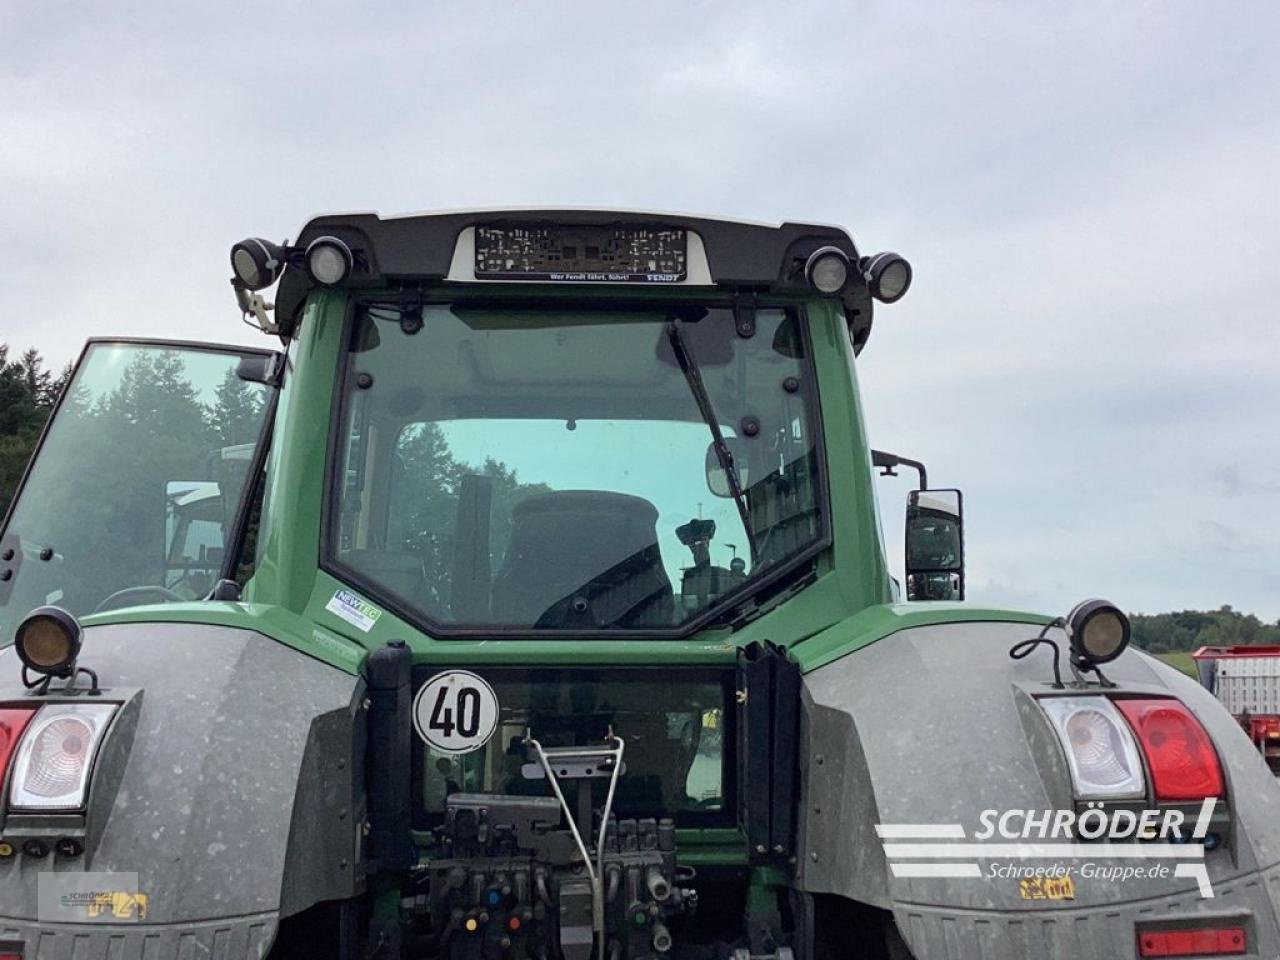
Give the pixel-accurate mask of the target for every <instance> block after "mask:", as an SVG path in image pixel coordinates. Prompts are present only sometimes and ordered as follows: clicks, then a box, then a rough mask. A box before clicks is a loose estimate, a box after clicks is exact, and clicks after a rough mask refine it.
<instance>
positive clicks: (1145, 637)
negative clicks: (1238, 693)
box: [1131, 605, 1280, 653]
mask: <svg viewBox="0 0 1280 960" xmlns="http://www.w3.org/2000/svg"><path fill="white" fill-rule="evenodd" d="M1131 619H1132V621H1133V642H1134V644H1135V645H1136V646H1139V647H1141V648H1142V649H1144V650H1149V651H1151V652H1152V653H1172V652H1185V651H1188V650H1195V649H1196V648H1198V647H1202V646H1211V647H1218V646H1243V645H1250V644H1280V622H1277V623H1274V624H1269V623H1264V622H1262V621H1261V620H1259V619H1258V618H1257V617H1256V616H1254V615H1253V614H1251V613H1248V614H1246V613H1240V612H1239V611H1238V610H1233V609H1232V608H1231V606H1230V605H1226V606H1222V607H1219V608H1218V609H1217V610H1182V611H1179V612H1177V613H1157V614H1151V615H1148V614H1141V613H1135V614H1133V615H1132V617H1131Z"/></svg>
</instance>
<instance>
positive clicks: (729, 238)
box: [276, 208, 871, 347]
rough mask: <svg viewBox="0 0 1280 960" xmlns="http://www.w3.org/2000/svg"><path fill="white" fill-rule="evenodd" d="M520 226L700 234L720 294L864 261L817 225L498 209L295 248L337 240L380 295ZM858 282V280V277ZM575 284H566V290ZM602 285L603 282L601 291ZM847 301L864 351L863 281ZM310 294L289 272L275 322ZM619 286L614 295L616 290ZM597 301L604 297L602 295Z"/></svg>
mask: <svg viewBox="0 0 1280 960" xmlns="http://www.w3.org/2000/svg"><path fill="white" fill-rule="evenodd" d="M513 223H518V224H521V225H529V226H565V227H576V226H592V227H612V226H655V227H665V228H679V229H684V230H686V231H688V232H689V233H690V234H694V235H696V236H697V237H698V238H699V239H700V241H701V246H702V249H703V251H704V252H705V264H706V273H705V275H704V277H705V278H704V279H703V281H702V284H701V285H706V280H707V279H709V280H710V284H711V285H713V286H714V287H717V288H732V289H736V290H744V289H745V290H754V291H757V292H764V293H782V292H791V293H795V292H796V291H797V290H801V289H804V287H805V281H804V275H803V273H804V263H805V260H806V259H807V258H808V257H809V255H810V254H811V253H813V252H814V251H815V250H817V249H818V248H819V247H824V246H833V247H838V248H839V249H840V250H842V251H844V253H845V254H846V255H847V256H848V257H849V260H850V261H851V262H852V263H855V264H856V263H857V262H858V250H857V247H856V246H855V245H854V242H853V239H852V238H851V237H850V236H849V234H848V233H847V232H846V231H845V230H843V229H842V228H840V227H834V226H827V225H822V224H810V223H783V224H779V225H777V226H771V225H768V224H760V223H749V222H744V221H739V220H728V219H718V218H709V217H698V216H689V215H685V214H672V213H650V212H640V211H622V210H584V209H536V208H535V209H491V210H473V211H450V212H444V213H422V214H409V215H401V216H390V217H383V216H380V215H379V214H377V213H342V214H326V215H323V216H318V217H314V218H313V219H312V220H310V221H309V222H308V223H307V224H306V225H305V226H304V227H303V228H302V232H301V233H300V234H299V235H298V238H297V240H296V241H295V242H294V244H293V246H294V248H295V249H298V248H301V249H305V248H306V246H307V245H308V244H309V243H311V242H312V241H313V240H315V239H317V238H319V237H323V236H333V237H337V238H338V239H340V240H342V241H343V242H344V243H346V244H347V246H348V247H349V248H350V249H351V251H352V253H353V254H354V255H355V259H356V264H355V269H354V271H353V273H352V276H351V278H350V280H349V281H348V283H347V286H349V287H351V288H352V289H360V288H369V287H379V286H383V285H385V284H387V283H393V284H405V285H417V284H421V283H433V282H442V281H446V280H449V279H454V278H453V277H451V274H450V269H451V266H452V265H453V264H454V258H455V252H456V250H457V248H458V246H459V239H460V238H462V237H464V233H465V232H467V231H468V228H475V227H483V226H493V225H502V224H513ZM854 274H855V277H856V278H857V279H859V280H860V275H859V272H858V271H856V270H855V271H854ZM567 285H568V284H566V286H567ZM593 286H596V287H599V286H602V284H598V283H597V284H594V285H593ZM850 287H851V289H850V290H847V291H846V292H845V293H844V294H843V295H842V299H843V301H844V306H845V312H846V315H847V316H848V318H849V321H850V327H851V330H852V331H853V335H854V342H855V346H858V347H860V346H861V345H862V342H863V341H865V339H866V337H867V335H869V333H870V326H871V298H870V295H869V294H868V293H867V292H866V287H865V286H864V285H862V284H861V283H854V284H850ZM310 289H311V283H310V281H309V278H308V277H307V275H306V272H305V271H304V270H301V269H298V268H297V267H296V266H290V267H288V268H286V270H285V271H284V275H283V277H282V279H281V283H280V288H279V291H278V293H277V313H276V315H277V317H278V318H280V320H281V321H283V324H284V326H285V327H286V329H287V328H289V327H292V325H293V322H294V320H295V319H296V314H297V310H298V308H299V307H300V306H301V304H302V302H303V301H304V300H305V298H306V295H307V293H308V292H309V291H310ZM616 289H617V288H616V287H615V288H614V290H615V291H616ZM596 295H597V296H598V295H599V291H597V294H596Z"/></svg>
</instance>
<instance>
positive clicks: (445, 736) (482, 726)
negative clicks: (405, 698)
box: [413, 670, 498, 753]
mask: <svg viewBox="0 0 1280 960" xmlns="http://www.w3.org/2000/svg"><path fill="white" fill-rule="evenodd" d="M413 725H414V727H415V728H416V729H417V731H418V736H420V737H421V738H422V739H423V740H425V741H426V742H427V744H428V746H430V747H431V749H433V750H436V751H437V752H439V753H470V752H471V751H472V750H479V749H480V748H481V747H483V746H484V745H485V744H486V743H488V742H489V738H490V737H492V736H493V731H494V730H495V729H496V728H497V726H498V695H497V694H496V693H494V692H493V687H491V686H489V682H488V681H487V680H485V679H484V678H483V677H478V676H476V675H475V674H474V673H472V672H471V671H469V670H448V671H446V672H445V673H438V674H436V675H435V676H434V677H432V678H431V679H430V680H428V681H427V682H426V683H425V684H423V686H422V689H421V690H419V691H418V695H417V697H415V698H414V701H413Z"/></svg>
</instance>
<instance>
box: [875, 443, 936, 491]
mask: <svg viewBox="0 0 1280 960" xmlns="http://www.w3.org/2000/svg"><path fill="white" fill-rule="evenodd" d="M871 465H872V466H873V467H875V468H876V469H878V470H880V476H882V477H896V476H897V475H898V474H897V470H896V468H897V467H910V468H911V469H912V470H914V471H916V473H918V474H920V487H919V489H921V490H928V489H929V474H928V472H927V471H926V469H925V465H924V464H923V463H921V462H920V461H919V460H912V459H910V458H908V457H901V456H898V454H896V453H886V452H885V451H883V450H872V451H871Z"/></svg>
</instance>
